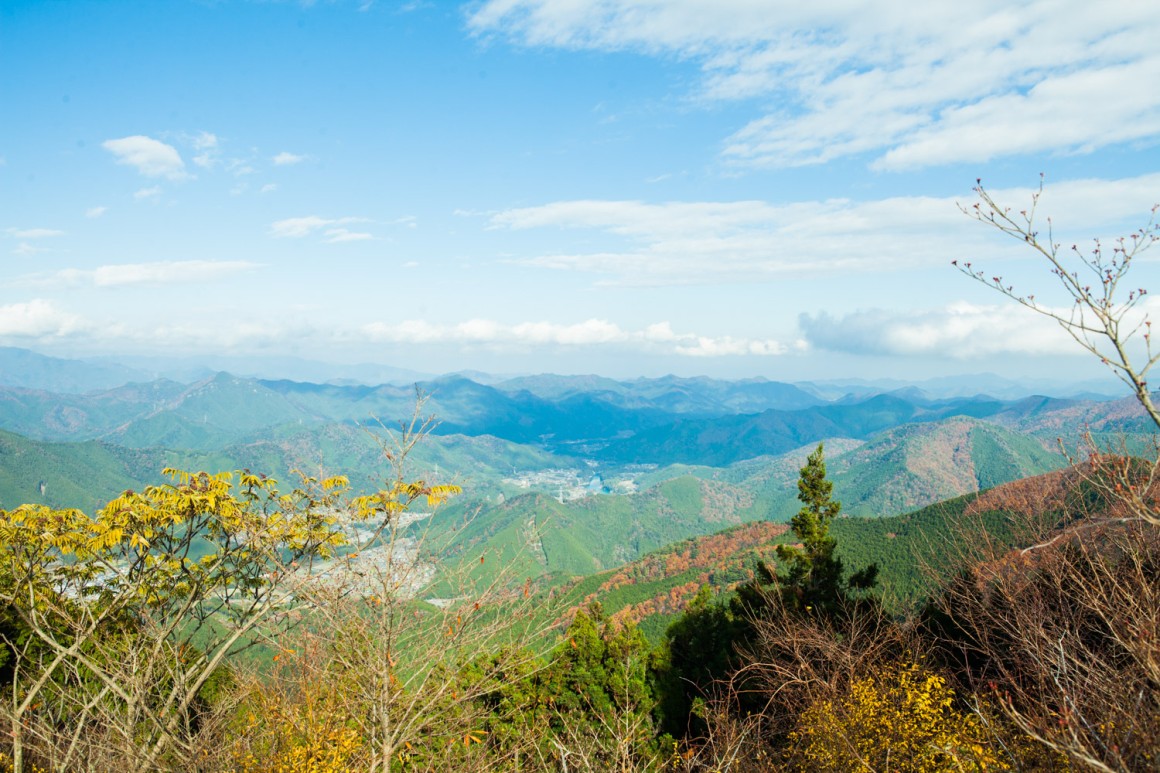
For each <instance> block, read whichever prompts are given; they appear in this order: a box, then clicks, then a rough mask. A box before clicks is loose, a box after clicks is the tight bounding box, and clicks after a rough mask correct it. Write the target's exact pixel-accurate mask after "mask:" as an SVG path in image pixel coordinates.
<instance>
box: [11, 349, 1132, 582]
mask: <svg viewBox="0 0 1160 773" xmlns="http://www.w3.org/2000/svg"><path fill="white" fill-rule="evenodd" d="M0 362H2V363H3V366H4V367H3V368H2V369H0V507H12V506H15V505H17V504H20V503H23V502H40V503H44V504H49V505H53V506H58V507H59V506H76V507H82V508H84V509H86V510H87V511H91V510H92V509H93V508H95V507H96V506H98V505H99V504H100V503H101V502H103V501H106V500H108V499H109V498H111V497H113V496H115V495H117V494H119V493H120V492H121V491H123V490H124V489H126V488H134V489H139V488H141V487H143V486H145V485H147V484H150V483H156V482H159V481H160V471H161V469H162V468H164V467H179V468H186V469H210V470H226V469H241V468H246V469H253V470H258V471H262V472H266V473H269V474H271V475H274V476H276V477H277V478H278V479H279V480H282V481H293V480H294V479H295V478H294V475H295V473H294V472H292V471H301V472H303V473H305V474H309V475H324V474H326V475H329V474H336V473H342V474H346V475H348V476H349V477H350V478H351V481H352V485H353V486H354V488H355V489H356V490H366V489H371V488H372V487H374V486H376V485H377V484H379V483H381V481H382V479H383V478H384V477H385V476H386V475H387V474H388V473H389V471H388V469H387V465H386V463H385V461H384V458H383V452H382V447H381V443H382V442H384V440H385V439H386V438H387V434H386V429H385V428H390V427H394V426H396V425H397V424H398V422H399V421H400V420H406V419H407V418H408V417H410V416H411V415H412V413H413V411H414V406H415V399H416V394H417V392H418V393H421V394H424V395H426V396H427V402H426V403H425V404H424V406H423V411H424V414H433V415H435V416H436V417H437V418H438V422H439V423H438V425H437V426H436V427H435V428H434V430H433V434H432V435H431V437H429V438H428V439H427V440H426V441H425V442H424V443H422V444H420V446H419V447H418V448H417V450H416V451H415V452H414V454H413V455H412V457H411V459H410V460H409V463H410V469H411V474H414V475H417V476H421V477H424V478H426V479H428V480H435V479H438V480H442V481H449V480H455V481H457V482H459V483H461V484H462V485H463V487H464V494H463V496H462V497H461V498H459V499H458V500H456V502H455V503H454V504H453V505H452V506H451V507H450V508H448V516H447V517H463V516H465V515H466V514H468V513H473V514H475V518H476V525H475V526H474V527H473V530H469V531H468V535H469V536H464V537H462V538H461V539H464V540H468V541H471V540H476V542H477V548H478V549H485V546H486V549H496V548H495V546H496V545H497V544H498V545H502V544H505V541H506V542H507V543H510V544H512V545H514V544H517V542H519V539H524V538H526V537H527V534H524V532H525V531H527V530H528V529H529V528H530V529H532V530H533V531H536V532H537V534H539V535H540V536H541V543H542V544H541V550H540V553H539V555H538V557H537V558H536V559H535V563H536V565H537V566H538V567H539V568H538V569H537V570H536V571H535V572H531V573H532V574H536V573H547V574H551V573H553V572H560V571H563V572H579V573H586V572H591V571H597V570H600V569H604V568H607V567H609V566H613V565H616V564H617V563H623V562H625V561H629V560H632V559H634V558H636V557H637V556H639V555H641V554H643V553H645V552H647V551H649V550H655V549H657V548H659V547H661V546H663V545H665V544H667V543H669V542H672V541H674V540H678V539H684V538H687V537H691V536H694V535H697V534H704V533H708V532H712V531H715V530H717V529H720V528H722V527H724V526H728V525H730V524H740V523H743V522H747V521H755V520H765V519H771V520H775V521H784V520H786V519H788V518H789V516H790V515H792V513H793V512H794V511H795V509H796V499H795V497H796V489H795V487H794V481H795V480H796V477H797V471H798V467H800V466H801V464H802V461H803V460H804V457H805V454H806V453H807V452H808V450H809V449H811V448H812V447H813V446H814V445H816V444H817V443H818V442H822V441H825V442H826V443H827V456H828V459H829V461H830V471H831V476H832V478H833V480H834V482H835V491H836V495H837V496H838V497H839V498H840V499H841V500H842V501H843V502H844V503H845V512H846V513H848V514H851V515H864V516H886V515H893V514H897V513H902V512H905V511H907V510H910V509H914V508H917V507H921V506H925V505H929V504H931V503H934V502H937V501H940V500H943V499H947V498H950V497H954V496H958V495H961V494H965V493H969V492H973V491H978V490H980V489H985V488H988V487H990V486H994V485H997V484H1000V483H1003V482H1006V481H1010V480H1016V479H1019V478H1024V477H1027V476H1029V475H1035V474H1039V473H1043V472H1047V471H1049V470H1053V469H1057V468H1059V467H1062V466H1063V465H1064V464H1065V463H1066V459H1065V458H1064V456H1063V455H1062V454H1061V453H1060V450H1059V445H1058V439H1060V438H1062V439H1064V440H1067V441H1069V442H1072V443H1074V442H1075V441H1076V440H1077V439H1078V438H1079V437H1080V435H1081V434H1082V433H1083V432H1084V431H1093V432H1095V433H1097V435H1099V436H1100V437H1120V436H1122V437H1126V438H1129V439H1130V438H1133V437H1135V436H1136V434H1137V433H1140V432H1143V431H1144V430H1145V425H1144V423H1143V422H1142V418H1141V415H1140V411H1139V409H1138V406H1136V404H1135V402H1134V401H1132V400H1131V399H1128V398H1125V399H1119V400H1107V399H1101V400H1094V399H1078V398H1060V397H1046V396H1042V395H1020V396H1018V398H1007V397H996V396H993V395H987V394H979V393H972V394H970V395H958V396H945V395H935V394H931V393H929V392H927V391H926V390H923V389H920V388H917V387H915V386H908V387H904V388H900V389H892V390H889V391H882V390H881V389H877V388H875V387H873V386H871V385H868V384H853V385H852V389H851V391H842V390H840V389H835V385H833V384H831V385H828V386H819V385H817V384H808V383H806V384H796V385H795V384H786V383H779V382H774V381H768V380H765V379H748V380H742V381H722V380H716V379H710V378H678V377H674V376H669V377H664V378H654V379H635V380H631V381H620V380H615V379H609V378H602V377H598V376H558V375H539V376H521V377H514V378H509V379H496V380H492V379H484V378H482V377H479V378H480V380H476V379H472V378H467V377H465V376H463V375H450V376H443V377H439V378H434V379H430V380H426V381H420V382H418V383H415V382H411V383H403V384H400V383H381V384H375V385H369V384H350V383H311V382H305V381H294V380H288V379H279V380H270V379H259V378H249V377H239V376H235V375H231V374H229V373H225V372H218V373H214V374H211V375H209V376H207V377H205V378H201V379H198V380H195V381H192V382H190V383H181V382H178V381H175V380H171V379H165V378H160V379H154V380H148V381H140V380H134V379H136V378H137V377H138V376H140V375H141V373H140V371H137V370H134V369H132V368H128V367H124V366H119V365H113V364H110V363H107V362H102V363H95V364H94V363H88V362H83V361H77V360H60V359H56V358H51V357H44V356H42V355H38V354H35V353H32V352H28V351H26V350H18V349H2V350H0ZM483 381H489V382H490V383H482V382H483ZM117 382H123V383H117ZM1001 385H1002V384H1001ZM890 386H894V385H890ZM1010 386H1011V385H1010V384H1009V383H1006V387H1008V388H1009V387H1010ZM839 392H840V394H839ZM600 492H604V493H600ZM529 524H531V526H529ZM529 533H530V532H529ZM470 535H474V536H470ZM521 535H522V536H521ZM517 537H518V538H519V539H517ZM496 540H498V542H496ZM460 549H461V550H467V549H468V546H467V544H466V543H465V544H464V545H463V546H461V548H460ZM529 570H530V567H529Z"/></svg>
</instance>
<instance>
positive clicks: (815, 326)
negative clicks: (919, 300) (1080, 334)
mask: <svg viewBox="0 0 1160 773" xmlns="http://www.w3.org/2000/svg"><path fill="white" fill-rule="evenodd" d="M1063 311H1065V310H1063ZM1065 313H1066V312H1065ZM798 323H799V326H800V327H801V330H802V333H803V336H804V337H805V339H806V340H807V341H808V342H809V343H810V345H811V346H814V347H817V348H819V349H827V350H830V351H837V352H849V353H853V354H869V355H903V356H937V357H948V358H953V359H975V358H982V357H988V356H992V355H997V354H1021V355H1059V354H1082V353H1083V350H1082V349H1081V348H1080V347H1079V346H1078V345H1077V344H1076V342H1075V341H1074V340H1073V339H1072V338H1071V337H1070V336H1069V335H1068V334H1067V333H1065V332H1064V331H1063V329H1062V328H1060V326H1059V325H1058V324H1057V323H1056V322H1054V321H1053V320H1051V319H1048V318H1047V317H1045V316H1042V315H1037V314H1035V313H1033V312H1031V311H1029V310H1028V309H1025V308H1023V307H1022V306H1019V305H1017V304H1014V303H1009V304H1004V305H999V306H986V305H976V304H971V303H965V302H962V303H955V304H951V305H948V306H946V307H945V308H941V309H929V310H925V311H916V312H900V311H886V310H883V309H870V310H863V311H856V312H852V313H850V314H846V315H844V316H841V317H834V316H831V315H829V314H826V313H820V314H813V315H810V314H803V315H802V316H801V317H800V318H799V321H798Z"/></svg>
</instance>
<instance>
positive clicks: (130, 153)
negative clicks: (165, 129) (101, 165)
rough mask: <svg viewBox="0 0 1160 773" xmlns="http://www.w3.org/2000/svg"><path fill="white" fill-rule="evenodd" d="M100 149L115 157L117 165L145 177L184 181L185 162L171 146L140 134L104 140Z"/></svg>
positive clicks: (186, 173)
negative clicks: (129, 167)
mask: <svg viewBox="0 0 1160 773" xmlns="http://www.w3.org/2000/svg"><path fill="white" fill-rule="evenodd" d="M101 147H103V148H104V149H105V150H107V151H109V152H110V153H112V154H113V155H114V156H116V157H117V163H118V164H125V165H126V166H132V167H134V168H136V170H137V171H138V172H140V173H141V174H142V175H144V176H145V177H164V178H166V179H168V180H185V179H188V178H189V173H188V172H186V171H185V162H183V161H182V160H181V154H180V153H178V152H177V148H175V147H173V146H172V145H166V144H165V143H164V142H161V141H160V140H155V139H153V138H152V137H146V136H144V135H141V134H136V135H133V136H132V137H122V138H121V139H116V140H106V141H105V142H103V143H101Z"/></svg>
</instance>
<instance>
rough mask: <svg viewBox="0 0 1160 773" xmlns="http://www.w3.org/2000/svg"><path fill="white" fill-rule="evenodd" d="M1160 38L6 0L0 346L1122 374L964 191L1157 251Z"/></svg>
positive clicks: (939, 20)
mask: <svg viewBox="0 0 1160 773" xmlns="http://www.w3.org/2000/svg"><path fill="white" fill-rule="evenodd" d="M1158 35H1160V4H1156V3H1144V2H1135V1H1132V0H1128V1H1126V2H1105V3H1099V4H1093V3H1078V2H1074V3H1073V2H1064V1H1062V0H1055V1H1053V2H1040V3H1022V4H1012V3H1006V2H1003V3H1000V2H976V3H972V4H962V3H943V2H934V3H925V4H921V5H917V6H916V5H915V4H913V3H900V2H862V3H850V2H820V3H809V4H807V3H780V2H762V1H760V0H663V1H662V0H593V1H591V2H581V1H579V0H490V1H488V2H473V3H470V4H466V5H462V4H456V3H450V2H446V3H435V2H406V3H400V2H383V1H382V0H376V1H374V2H371V1H369V0H364V1H363V2H357V1H356V2H343V1H342V0H336V1H335V2H321V1H320V2H315V3H290V2H286V3H279V2H231V1H230V0H217V1H213V2H181V1H180V0H166V1H164V2H156V3H140V2H117V1H116V0H107V1H101V2H83V1H81V0H70V1H69V2H28V3H24V2H17V1H15V0H10V1H9V2H6V3H4V4H3V5H2V6H0V112H2V113H3V115H4V118H3V119H0V345H10V346H24V347H28V348H33V349H36V350H38V351H42V352H46V353H50V354H61V355H70V356H75V355H121V354H158V355H165V356H170V357H175V356H205V355H211V354H229V355H242V356H250V357H254V358H262V357H274V356H296V357H304V358H308V359H316V360H323V361H330V362H336V363H354V362H377V363H384V364H389V365H394V366H398V367H406V368H411V369H414V370H419V371H425V372H447V371H455V370H461V369H478V370H485V371H490V372H497V373H519V372H523V373H527V372H542V371H551V372H558V373H584V372H596V373H602V374H607V375H613V376H638V375H660V374H663V373H669V372H674V373H679V374H686V375H695V374H708V375H716V376H725V377H747V376H766V377H769V378H776V379H782V380H795V379H806V378H826V377H846V376H851V377H852V376H858V377H883V376H897V377H901V378H926V377H931V376H938V375H946V374H954V373H973V372H982V371H992V372H997V373H1000V374H1004V375H1010V376H1024V377H1026V376H1045V375H1053V376H1057V377H1068V378H1071V377H1075V378H1080V377H1085V378H1086V377H1089V376H1092V375H1099V373H1100V371H1099V366H1098V364H1094V363H1092V362H1090V358H1087V357H1085V356H1083V355H1082V354H1080V353H1078V351H1077V350H1076V349H1075V347H1074V344H1072V343H1071V342H1070V341H1069V340H1068V339H1067V338H1066V337H1065V336H1064V335H1062V333H1061V332H1060V331H1059V330H1057V329H1055V328H1054V327H1052V325H1051V324H1050V323H1048V322H1045V321H1041V320H1038V319H1036V318H1034V317H1033V316H1028V314H1029V313H1028V312H1026V311H1025V310H1023V309H1020V308H1018V307H1016V306H1015V305H1013V304H1010V303H1005V302H1004V299H1002V298H1000V297H999V296H997V295H995V294H993V293H990V292H988V291H987V290H986V289H985V288H983V287H981V286H979V285H976V284H974V283H972V282H970V281H969V280H968V279H966V278H965V277H963V276H961V275H959V274H957V273H955V271H954V270H953V269H952V268H951V267H950V265H949V264H950V261H951V260H953V259H959V260H964V259H966V260H973V261H975V262H976V264H979V265H983V266H986V267H987V268H988V270H991V269H992V268H994V270H995V271H996V272H997V273H1002V274H1003V275H1004V276H1005V277H1008V278H1010V279H1011V281H1013V282H1015V283H1017V285H1018V286H1019V287H1027V288H1029V289H1030V290H1031V291H1034V292H1036V293H1037V294H1038V296H1039V297H1040V298H1041V299H1044V300H1045V302H1048V303H1051V302H1056V301H1059V299H1058V298H1054V299H1053V298H1052V297H1051V294H1050V292H1049V288H1050V284H1049V280H1050V277H1049V276H1048V275H1047V273H1046V271H1045V270H1044V269H1043V267H1042V266H1041V265H1039V264H1037V263H1036V262H1035V261H1034V256H1033V255H1032V254H1031V253H1030V252H1028V251H1025V250H1023V249H1021V248H1020V246H1019V245H1018V244H1014V243H1007V242H1005V241H1004V240H1003V239H1002V238H1000V237H998V236H997V235H996V234H994V233H992V232H989V231H988V230H987V229H986V228H984V227H982V226H980V225H978V224H977V223H973V222H972V221H970V220H969V219H968V218H966V217H965V216H963V215H962V214H961V213H960V212H959V211H958V209H957V208H956V202H960V203H964V204H969V203H971V202H972V201H973V198H972V193H971V187H972V185H973V184H974V181H975V179H976V178H978V177H981V178H983V180H984V182H985V183H986V184H987V186H988V188H989V189H991V190H992V191H993V192H995V194H996V196H997V197H998V198H1000V199H1001V200H1003V201H1006V202H1010V203H1011V204H1012V205H1014V206H1015V207H1016V208H1019V207H1022V206H1023V205H1024V204H1025V203H1026V202H1027V201H1028V197H1029V195H1030V191H1031V190H1032V188H1033V187H1034V186H1035V185H1036V184H1037V181H1038V179H1039V174H1040V173H1041V172H1042V173H1044V174H1045V175H1046V179H1047V188H1046V192H1045V193H1044V197H1043V202H1042V204H1041V208H1042V210H1043V211H1044V212H1045V213H1050V214H1051V215H1052V216H1053V219H1054V222H1055V223H1056V226H1057V230H1058V232H1059V233H1060V238H1061V240H1065V241H1070V240H1075V241H1080V242H1081V243H1082V242H1085V241H1086V240H1090V239H1091V238H1092V237H1096V236H1103V237H1109V236H1115V235H1118V234H1121V233H1124V232H1126V231H1128V230H1130V229H1132V228H1134V227H1138V226H1140V225H1143V224H1144V223H1145V222H1146V221H1147V217H1148V213H1149V210H1150V208H1151V206H1152V205H1153V204H1155V203H1157V202H1160V147H1158V140H1160V89H1157V88H1156V83H1158V82H1160V49H1158V48H1157V46H1156V45H1155V40H1156V38H1157V36H1158ZM1158 259H1160V249H1157V250H1156V251H1155V253H1153V254H1150V255H1149V257H1148V258H1147V259H1146V260H1142V261H1141V262H1139V263H1138V264H1137V266H1136V267H1135V269H1134V271H1135V274H1136V279H1137V280H1138V282H1139V283H1140V284H1142V285H1144V286H1148V282H1149V280H1151V279H1154V278H1156V276H1157V273H1158V272H1157V270H1156V267H1157V263H1156V261H1157V260H1158ZM1153 284H1155V283H1153Z"/></svg>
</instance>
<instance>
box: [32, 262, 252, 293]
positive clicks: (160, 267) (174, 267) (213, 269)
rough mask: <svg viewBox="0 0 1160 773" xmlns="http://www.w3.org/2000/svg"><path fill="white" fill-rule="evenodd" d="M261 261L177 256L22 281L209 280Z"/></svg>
mask: <svg viewBox="0 0 1160 773" xmlns="http://www.w3.org/2000/svg"><path fill="white" fill-rule="evenodd" d="M259 267H260V264H258V263H251V262H249V261H245V260H177V261H158V262H155V263H117V264H111V265H107V266H98V267H97V268H95V269H80V268H66V269H62V270H60V271H56V272H53V273H51V274H38V275H32V276H28V277H24V278H23V281H22V283H23V284H35V285H50V284H69V285H92V286H94V287H123V286H125V285H140V284H173V283H182V284H187V283H191V282H208V281H213V280H215V279H221V278H223V277H226V276H230V275H233V274H237V273H241V272H244V271H252V270H254V269H256V268H259Z"/></svg>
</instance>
